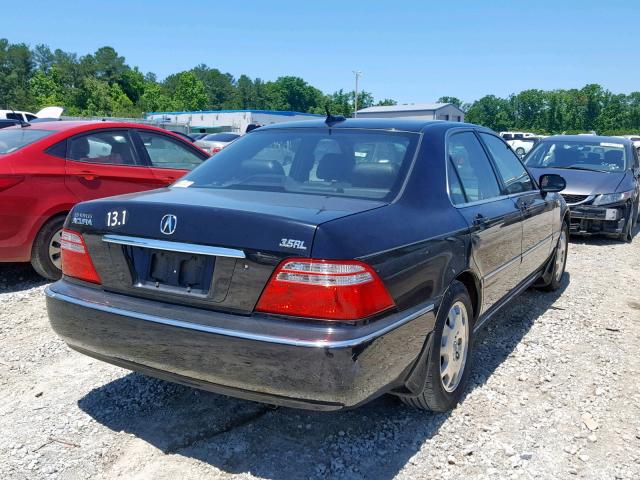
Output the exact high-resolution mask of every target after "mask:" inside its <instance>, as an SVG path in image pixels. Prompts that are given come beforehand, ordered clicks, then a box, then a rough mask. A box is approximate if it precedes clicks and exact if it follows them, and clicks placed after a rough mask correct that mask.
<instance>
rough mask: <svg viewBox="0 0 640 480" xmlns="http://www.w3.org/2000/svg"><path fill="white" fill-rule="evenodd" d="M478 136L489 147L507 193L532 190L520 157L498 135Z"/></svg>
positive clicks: (486, 134)
mask: <svg viewBox="0 0 640 480" xmlns="http://www.w3.org/2000/svg"><path fill="white" fill-rule="evenodd" d="M480 138H482V141H483V142H484V143H485V145H486V146H487V148H488V149H489V153H490V154H491V157H493V161H494V162H495V164H496V167H497V168H498V172H499V173H500V175H501V176H502V181H503V182H504V185H505V188H506V190H507V193H520V192H528V191H530V190H533V182H532V181H531V177H530V176H529V174H528V173H527V170H526V169H525V168H524V166H523V165H522V162H521V161H520V159H519V158H518V157H517V156H516V154H515V153H513V151H512V150H511V149H510V148H509V146H508V145H507V144H506V143H504V142H503V141H502V140H500V139H499V138H498V137H495V136H493V135H490V134H488V133H481V134H480Z"/></svg>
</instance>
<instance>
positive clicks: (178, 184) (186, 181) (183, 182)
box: [171, 180, 193, 188]
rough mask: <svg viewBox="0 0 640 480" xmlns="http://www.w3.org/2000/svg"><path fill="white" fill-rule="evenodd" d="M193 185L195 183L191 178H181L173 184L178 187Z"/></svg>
mask: <svg viewBox="0 0 640 480" xmlns="http://www.w3.org/2000/svg"><path fill="white" fill-rule="evenodd" d="M191 185H193V182H192V181H190V180H180V181H178V182H176V183H174V184H173V185H171V186H172V187H177V188H187V187H190V186H191Z"/></svg>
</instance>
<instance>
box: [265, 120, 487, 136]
mask: <svg viewBox="0 0 640 480" xmlns="http://www.w3.org/2000/svg"><path fill="white" fill-rule="evenodd" d="M331 127H332V128H336V129H341V128H362V129H372V130H399V131H405V132H422V131H424V130H425V129H426V128H430V127H441V128H445V129H446V128H455V127H473V128H482V129H486V130H489V129H487V128H485V127H481V126H479V125H474V124H471V123H461V122H447V121H444V120H420V119H414V118H400V117H397V118H348V119H346V120H343V121H340V122H335V123H332V125H331ZM281 128H327V124H326V123H325V121H324V120H300V121H297V122H282V123H274V124H271V125H266V126H264V127H260V128H259V129H258V130H267V129H281Z"/></svg>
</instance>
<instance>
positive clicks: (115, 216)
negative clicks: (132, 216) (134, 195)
mask: <svg viewBox="0 0 640 480" xmlns="http://www.w3.org/2000/svg"><path fill="white" fill-rule="evenodd" d="M127 217H128V216H127V211H126V210H113V211H112V212H107V227H120V226H122V225H126V223H127Z"/></svg>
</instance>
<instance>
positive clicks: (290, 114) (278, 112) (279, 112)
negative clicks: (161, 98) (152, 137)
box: [146, 110, 324, 117]
mask: <svg viewBox="0 0 640 480" xmlns="http://www.w3.org/2000/svg"><path fill="white" fill-rule="evenodd" d="M201 113H264V114H267V115H282V116H284V117H293V116H295V115H307V116H309V117H324V115H319V114H317V113H304V112H288V111H283V110H194V111H186V112H149V113H147V114H146V116H147V117H148V116H150V115H184V114H191V115H198V114H201Z"/></svg>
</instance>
